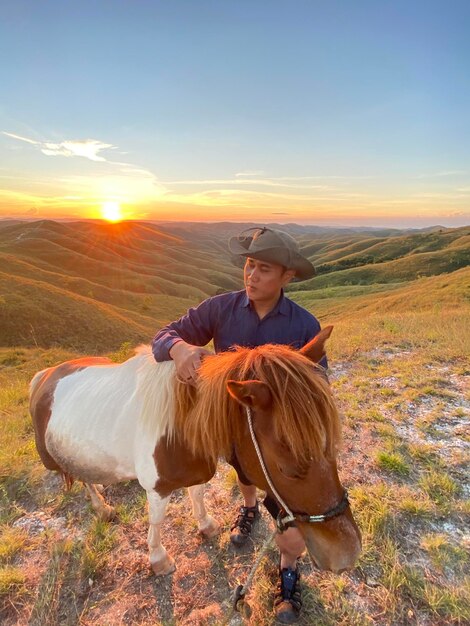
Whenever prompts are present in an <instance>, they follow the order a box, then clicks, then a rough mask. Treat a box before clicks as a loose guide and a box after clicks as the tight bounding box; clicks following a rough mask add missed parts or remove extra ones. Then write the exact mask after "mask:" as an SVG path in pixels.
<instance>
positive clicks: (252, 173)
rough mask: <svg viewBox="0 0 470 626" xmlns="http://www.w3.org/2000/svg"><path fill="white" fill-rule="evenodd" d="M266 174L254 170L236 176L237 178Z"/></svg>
mask: <svg viewBox="0 0 470 626" xmlns="http://www.w3.org/2000/svg"><path fill="white" fill-rule="evenodd" d="M263 174H264V172H263V170H253V171H248V172H238V174H235V177H238V176H263Z"/></svg>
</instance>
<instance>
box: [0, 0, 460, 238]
mask: <svg viewBox="0 0 470 626" xmlns="http://www.w3.org/2000/svg"><path fill="white" fill-rule="evenodd" d="M1 7H2V22H1V24H0V52H1V55H2V59H3V63H2V68H1V85H2V91H3V95H2V98H1V102H0V131H1V133H2V134H0V159H1V165H0V188H1V190H2V191H1V192H0V212H1V214H2V215H7V214H8V215H30V216H41V215H48V216H54V215H55V216H60V215H70V216H83V217H89V216H90V215H97V214H99V210H100V206H101V205H102V203H103V202H106V201H115V202H119V203H120V204H121V205H122V207H123V213H124V214H125V215H127V216H128V217H140V218H147V219H150V218H151V219H178V218H180V219H195V220H196V219H210V220H215V219H234V220H236V219H240V220H245V219H247V218H248V217H251V218H253V219H254V220H256V221H259V220H262V221H298V222H309V223H321V224H327V223H331V224H351V225H355V224H356V225H358V224H369V225H382V224H390V225H423V226H424V225H430V224H436V223H440V224H444V225H449V226H450V225H461V224H468V223H469V222H470V220H469V217H470V116H469V113H468V111H470V97H469V96H470V37H469V36H468V33H469V32H470V3H469V2H456V1H452V0H451V1H448V2H435V1H427V2H424V1H421V0H417V1H415V2H412V1H408V2H402V1H395V2H385V1H379V0H376V1H373V2H372V1H367V2H366V1H354V2H353V1H348V2H346V1H343V2H338V1H328V2H327V1H324V2H316V1H313V0H312V1H309V2H306V1H298V0H291V1H290V2H289V1H287V0H286V1H284V2H278V1H272V0H270V1H258V2H257V1H255V0H251V1H237V2H231V1H221V0H218V1H212V2H208V1H205V0H193V1H191V2H189V1H188V2H179V1H177V0H173V1H170V0H168V1H167V2H159V1H153V2H150V1H147V2H144V1H132V2H131V1H130V0H129V1H127V2H124V1H119V0H114V1H113V2H108V1H103V0H100V1H99V2H96V1H95V2H91V1H83V0H82V1H80V2H78V1H75V2H72V1H67V2H65V1H64V0H62V1H60V2H57V1H44V2H35V1H33V0H30V1H21V0H14V1H10V0H2V3H1Z"/></svg>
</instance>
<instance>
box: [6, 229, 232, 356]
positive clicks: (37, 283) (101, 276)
mask: <svg viewBox="0 0 470 626" xmlns="http://www.w3.org/2000/svg"><path fill="white" fill-rule="evenodd" d="M0 263H1V268H2V276H1V279H2V282H1V285H2V287H1V289H2V291H1V294H0V295H1V299H0V310H1V312H2V315H3V318H4V323H3V324H2V325H1V326H0V345H31V344H32V342H33V343H36V344H37V345H41V346H51V345H64V346H71V347H76V348H80V349H82V350H85V351H89V350H90V349H91V350H93V351H97V350H98V351H99V350H105V349H113V348H116V347H118V346H119V345H120V344H121V343H122V342H124V341H133V342H134V341H141V340H145V339H147V340H148V339H149V338H150V337H151V336H152V335H153V334H154V332H155V330H156V329H157V328H158V327H160V326H162V325H163V324H165V323H166V322H168V321H169V320H171V319H174V318H175V317H177V316H179V315H182V314H183V313H184V312H185V311H186V310H187V308H188V307H189V306H190V305H191V304H193V303H194V302H197V301H200V300H202V299H204V298H206V297H208V296H209V295H213V294H214V293H216V292H217V291H218V290H231V289H237V288H240V286H241V283H240V272H239V270H237V269H236V268H235V267H234V266H233V265H231V264H230V263H229V260H228V258H227V257H226V258H225V259H224V258H223V256H222V255H221V254H220V252H219V251H218V250H216V251H214V250H212V249H211V248H210V246H208V245H205V244H201V245H200V246H196V245H194V244H191V243H188V241H186V240H183V239H182V238H181V237H177V236H174V235H171V234H167V233H162V232H161V231H160V230H159V229H158V228H156V227H155V226H149V225H145V224H140V223H136V224H123V225H111V226H110V225H100V224H88V223H84V222H80V223H77V224H59V223H56V222H50V221H42V222H37V223H30V224H26V225H25V224H15V225H7V226H3V228H2V227H0ZM80 337H81V338H83V340H82V341H80Z"/></svg>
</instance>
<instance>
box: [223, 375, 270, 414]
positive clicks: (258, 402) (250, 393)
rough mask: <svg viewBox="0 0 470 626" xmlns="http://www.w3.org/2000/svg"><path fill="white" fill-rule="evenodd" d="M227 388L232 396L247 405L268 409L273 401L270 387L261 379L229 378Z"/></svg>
mask: <svg viewBox="0 0 470 626" xmlns="http://www.w3.org/2000/svg"><path fill="white" fill-rule="evenodd" d="M227 390H228V392H229V394H230V395H231V396H232V398H235V400H236V401H237V402H239V403H240V404H243V405H245V406H249V407H253V408H254V407H258V408H260V409H267V408H268V407H269V406H270V405H271V403H272V396H271V392H270V391H269V387H268V386H267V385H266V384H265V383H262V382H261V381H260V380H245V381H243V382H241V381H238V380H228V381H227Z"/></svg>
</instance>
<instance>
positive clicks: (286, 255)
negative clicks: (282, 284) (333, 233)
mask: <svg viewBox="0 0 470 626" xmlns="http://www.w3.org/2000/svg"><path fill="white" fill-rule="evenodd" d="M228 247H229V249H230V252H232V253H233V254H237V255H239V256H243V257H250V258H252V259H259V260H260V261H266V262H267V263H276V264H277V265H283V266H284V267H286V268H287V269H289V270H295V276H296V278H297V279H298V280H306V279H307V278H312V276H315V268H314V267H313V265H312V263H311V262H310V261H309V260H308V259H307V258H305V257H304V256H302V255H301V254H300V252H299V244H298V243H297V242H296V240H295V239H294V238H293V237H292V236H291V235H289V234H288V233H285V232H283V231H282V230H277V229H274V228H267V227H266V226H263V227H262V228H248V229H246V230H244V231H243V232H241V233H240V234H239V235H238V237H231V238H230V239H229V242H228Z"/></svg>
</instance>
